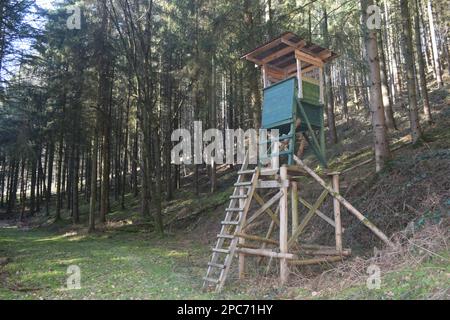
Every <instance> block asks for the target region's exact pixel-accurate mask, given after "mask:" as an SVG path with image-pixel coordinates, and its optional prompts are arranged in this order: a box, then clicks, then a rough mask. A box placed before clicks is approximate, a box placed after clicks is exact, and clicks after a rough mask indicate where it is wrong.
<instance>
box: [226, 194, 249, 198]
mask: <svg viewBox="0 0 450 320" xmlns="http://www.w3.org/2000/svg"><path fill="white" fill-rule="evenodd" d="M247 197H248V196H247V195H245V194H243V195H240V196H230V199H247Z"/></svg>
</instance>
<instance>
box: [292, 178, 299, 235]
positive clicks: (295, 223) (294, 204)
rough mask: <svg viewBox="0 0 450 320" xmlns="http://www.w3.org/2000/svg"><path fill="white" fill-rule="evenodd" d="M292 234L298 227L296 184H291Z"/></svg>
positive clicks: (293, 182)
mask: <svg viewBox="0 0 450 320" xmlns="http://www.w3.org/2000/svg"><path fill="white" fill-rule="evenodd" d="M291 206H292V234H295V230H296V229H297V227H298V183H297V182H295V181H292V182H291Z"/></svg>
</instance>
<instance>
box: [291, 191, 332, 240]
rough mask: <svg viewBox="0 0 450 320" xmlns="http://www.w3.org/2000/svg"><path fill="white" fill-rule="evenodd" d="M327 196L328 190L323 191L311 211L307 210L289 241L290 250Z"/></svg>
mask: <svg viewBox="0 0 450 320" xmlns="http://www.w3.org/2000/svg"><path fill="white" fill-rule="evenodd" d="M327 195H328V190H324V191H323V192H322V194H321V195H320V197H319V198H318V199H317V201H316V203H314V206H313V207H312V208H311V209H309V211H308V213H307V214H306V216H305V217H304V218H303V220H302V222H301V223H300V225H299V226H298V227H297V229H296V230H295V233H294V234H293V235H292V237H291V239H289V241H288V248H290V247H291V246H292V245H293V244H294V242H295V241H296V239H297V238H298V236H299V235H300V234H301V233H302V232H303V230H304V229H305V228H306V226H307V225H308V223H309V221H310V220H311V218H312V217H313V216H314V215H315V214H316V211H317V209H319V207H320V206H321V205H322V203H323V202H324V201H325V198H326V197H327Z"/></svg>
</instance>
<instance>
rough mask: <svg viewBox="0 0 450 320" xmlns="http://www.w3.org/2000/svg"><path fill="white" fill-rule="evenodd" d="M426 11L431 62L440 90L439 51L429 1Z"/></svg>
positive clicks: (441, 84) (441, 83)
mask: <svg viewBox="0 0 450 320" xmlns="http://www.w3.org/2000/svg"><path fill="white" fill-rule="evenodd" d="M427 10H428V21H429V24H430V35H431V45H432V49H433V61H434V68H435V74H436V81H437V83H438V86H439V88H442V87H443V86H444V82H443V81H442V74H441V64H440V62H439V51H438V46H437V40H436V30H435V27H434V18H433V6H432V4H431V0H428V5H427Z"/></svg>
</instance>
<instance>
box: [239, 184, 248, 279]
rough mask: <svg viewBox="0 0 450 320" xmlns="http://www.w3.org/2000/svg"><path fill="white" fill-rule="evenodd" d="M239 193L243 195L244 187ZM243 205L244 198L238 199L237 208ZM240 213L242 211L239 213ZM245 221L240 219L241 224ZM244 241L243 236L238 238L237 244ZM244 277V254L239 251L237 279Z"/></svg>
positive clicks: (241, 243)
mask: <svg viewBox="0 0 450 320" xmlns="http://www.w3.org/2000/svg"><path fill="white" fill-rule="evenodd" d="M239 195H241V196H243V195H245V191H244V188H240V189H239ZM244 205H245V200H243V199H240V200H239V208H243V207H244ZM241 214H242V213H241ZM245 223H246V222H245V221H242V225H245ZM244 243H245V239H244V238H239V244H240V245H243V244H244ZM244 277H245V254H244V253H239V279H244Z"/></svg>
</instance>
